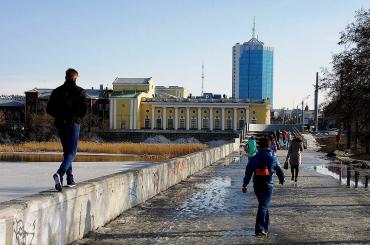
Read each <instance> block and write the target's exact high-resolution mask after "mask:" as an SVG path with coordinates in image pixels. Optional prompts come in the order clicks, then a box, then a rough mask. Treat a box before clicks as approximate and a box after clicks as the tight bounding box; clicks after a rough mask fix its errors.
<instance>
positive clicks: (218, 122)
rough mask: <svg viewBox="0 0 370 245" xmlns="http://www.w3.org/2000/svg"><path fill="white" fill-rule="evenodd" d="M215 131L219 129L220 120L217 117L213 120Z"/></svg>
mask: <svg viewBox="0 0 370 245" xmlns="http://www.w3.org/2000/svg"><path fill="white" fill-rule="evenodd" d="M215 129H221V119H220V118H219V117H216V118H215Z"/></svg>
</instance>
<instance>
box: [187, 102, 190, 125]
mask: <svg viewBox="0 0 370 245" xmlns="http://www.w3.org/2000/svg"><path fill="white" fill-rule="evenodd" d="M189 125H190V108H189V107H186V130H189V129H190V127H189Z"/></svg>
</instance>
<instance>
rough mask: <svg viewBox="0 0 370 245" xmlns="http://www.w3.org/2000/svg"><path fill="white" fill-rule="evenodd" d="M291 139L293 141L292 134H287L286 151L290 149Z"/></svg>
mask: <svg viewBox="0 0 370 245" xmlns="http://www.w3.org/2000/svg"><path fill="white" fill-rule="evenodd" d="M292 139H293V136H292V133H291V132H288V135H287V146H286V147H287V149H289V147H290V143H291V142H292Z"/></svg>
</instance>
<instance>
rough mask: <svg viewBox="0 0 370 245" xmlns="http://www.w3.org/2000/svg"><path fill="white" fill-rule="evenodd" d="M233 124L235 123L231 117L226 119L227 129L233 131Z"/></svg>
mask: <svg viewBox="0 0 370 245" xmlns="http://www.w3.org/2000/svg"><path fill="white" fill-rule="evenodd" d="M232 124H233V121H232V120H231V117H228V118H227V119H226V129H233V127H232Z"/></svg>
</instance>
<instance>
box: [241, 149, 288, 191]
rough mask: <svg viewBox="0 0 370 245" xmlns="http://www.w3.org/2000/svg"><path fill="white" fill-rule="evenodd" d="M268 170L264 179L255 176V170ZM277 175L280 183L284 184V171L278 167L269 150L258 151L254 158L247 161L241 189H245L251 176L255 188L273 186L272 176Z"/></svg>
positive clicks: (276, 160) (277, 162)
mask: <svg viewBox="0 0 370 245" xmlns="http://www.w3.org/2000/svg"><path fill="white" fill-rule="evenodd" d="M261 164H262V166H263V167H265V168H267V169H268V173H269V174H268V175H267V176H266V178H259V177H257V176H256V174H255V172H256V170H257V171H258V169H259V168H260V167H261ZM275 172H276V174H277V176H278V178H279V181H280V183H284V171H283V169H282V168H281V167H280V166H279V161H278V159H277V158H276V157H275V156H273V154H272V152H271V150H270V149H260V150H259V151H258V152H257V154H256V155H255V156H253V157H252V158H250V159H249V162H248V164H247V167H246V169H245V176H244V180H243V187H246V186H247V185H248V184H249V182H250V180H251V178H252V175H254V176H253V184H254V186H255V187H266V184H267V186H268V187H273V186H274V174H275Z"/></svg>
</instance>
